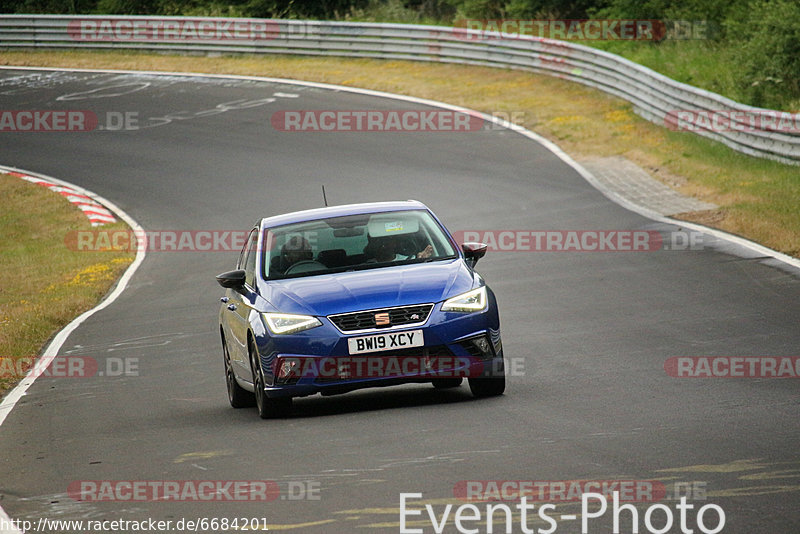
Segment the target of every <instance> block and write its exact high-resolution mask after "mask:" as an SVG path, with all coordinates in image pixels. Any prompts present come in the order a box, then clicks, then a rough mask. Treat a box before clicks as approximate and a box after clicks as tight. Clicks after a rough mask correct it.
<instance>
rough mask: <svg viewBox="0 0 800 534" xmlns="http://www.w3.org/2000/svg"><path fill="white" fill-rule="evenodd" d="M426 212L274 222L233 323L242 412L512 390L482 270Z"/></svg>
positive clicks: (250, 245)
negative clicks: (384, 395)
mask: <svg viewBox="0 0 800 534" xmlns="http://www.w3.org/2000/svg"><path fill="white" fill-rule="evenodd" d="M486 248H487V247H486V245H483V244H481V243H463V244H462V245H461V246H458V245H457V244H456V242H455V241H454V239H453V237H452V236H451V235H450V233H449V232H448V231H447V230H446V229H445V227H444V226H443V225H442V224H441V223H440V222H439V220H438V219H437V218H436V216H435V215H434V214H433V213H432V212H431V211H430V210H429V209H428V208H427V207H426V206H425V205H424V204H422V203H420V202H417V201H406V202H377V203H369V204H352V205H347V206H333V207H326V208H320V209H313V210H307V211H300V212H295V213H289V214H285V215H279V216H275V217H269V218H265V219H262V220H261V221H260V222H259V223H258V224H257V225H256V226H255V227H254V228H253V229H252V230H251V231H250V234H249V236H248V239H247V243H246V244H245V246H244V248H243V250H242V252H241V254H240V255H239V261H238V263H237V266H236V270H233V271H230V272H226V273H222V274H220V275H218V276H217V282H218V283H219V284H220V285H221V286H222V287H223V288H225V289H226V292H225V296H223V297H222V299H221V300H222V306H221V308H220V313H219V328H220V335H221V337H222V348H223V357H224V363H225V377H226V381H227V388H228V399H229V400H230V403H231V405H232V406H233V407H234V408H241V407H246V406H252V405H253V404H255V405H256V406H257V408H258V413H259V415H260V416H261V417H263V418H267V417H274V416H281V415H285V414H286V413H288V411H289V409H290V408H291V404H292V398H293V397H302V396H307V395H313V394H316V393H321V394H323V395H333V394H338V393H346V392H348V391H352V390H356V389H361V388H367V387H376V386H389V385H396V384H404V383H412V382H429V383H432V384H433V386H434V387H436V388H451V387H458V386H459V385H461V383H462V380H463V378H467V379H468V382H469V387H470V389H471V391H472V393H473V394H474V395H475V396H478V397H488V396H495V395H501V394H502V393H503V391H504V390H505V370H504V366H503V348H502V342H501V339H500V319H499V315H498V311H497V302H496V300H495V296H494V294H493V293H492V291H491V289H489V287H488V286H487V285H486V283H485V282H484V280H483V278H481V276H480V275H479V274H478V273H476V272H475V270H474V267H475V263H476V262H477V261H478V260H479V259H480V258H481V257H483V255H484V254H485V253H486Z"/></svg>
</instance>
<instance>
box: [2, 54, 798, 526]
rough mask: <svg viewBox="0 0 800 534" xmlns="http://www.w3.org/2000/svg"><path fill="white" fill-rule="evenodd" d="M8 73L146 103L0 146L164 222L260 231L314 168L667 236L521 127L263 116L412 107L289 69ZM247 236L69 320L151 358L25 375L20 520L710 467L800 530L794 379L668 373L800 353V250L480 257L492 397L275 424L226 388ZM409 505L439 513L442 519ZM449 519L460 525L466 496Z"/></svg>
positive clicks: (371, 499)
mask: <svg viewBox="0 0 800 534" xmlns="http://www.w3.org/2000/svg"><path fill="white" fill-rule="evenodd" d="M0 94H2V101H3V107H4V108H5V109H15V110H23V109H25V110H33V109H72V110H76V109H89V110H92V111H94V112H95V113H96V114H97V115H98V116H101V117H102V116H106V115H105V114H106V113H107V112H112V113H120V112H133V113H135V114H136V117H137V119H138V121H139V124H140V126H141V127H140V128H139V129H135V130H129V131H92V132H74V133H65V132H62V133H58V132H48V133H34V132H20V133H8V132H3V133H2V134H0V135H2V139H3V143H2V144H0V163H2V164H4V165H10V166H15V167H19V168H22V169H27V170H31V171H36V172H41V173H45V174H50V175H52V176H55V177H58V178H61V179H64V180H67V181H70V182H72V183H75V184H78V185H80V186H83V187H85V188H87V189H89V190H92V191H94V192H96V193H98V194H100V195H101V196H103V197H105V198H108V199H109V200H111V201H112V202H114V203H115V204H117V205H118V206H120V207H121V208H122V209H123V210H125V211H126V212H127V213H128V214H130V215H131V216H132V217H133V218H134V219H136V220H137V221H138V222H139V223H140V224H141V225H142V226H143V227H144V228H146V229H148V230H217V231H222V230H247V229H248V228H249V227H250V225H251V224H252V223H253V222H254V221H255V220H256V219H258V218H260V217H262V216H267V215H273V214H277V213H282V212H286V211H292V210H295V209H305V208H312V207H318V206H320V205H321V204H322V195H321V190H320V186H321V185H322V184H324V185H325V187H326V191H327V195H328V200H329V201H330V202H331V203H332V204H344V203H350V202H365V201H377V200H390V199H407V198H415V199H418V200H421V201H423V202H425V203H426V204H427V205H428V206H429V207H431V208H432V209H433V210H434V212H436V213H437V215H439V217H440V218H441V219H442V220H443V221H444V223H445V224H446V225H447V226H448V227H449V228H450V229H451V230H473V229H480V230H483V229H493V230H591V231H597V230H657V231H660V232H662V233H663V235H669V234H668V232H670V231H673V230H677V227H674V226H670V225H666V224H663V223H656V222H653V221H651V220H649V219H646V218H644V217H642V216H641V215H638V214H636V213H633V212H631V211H628V210H626V209H623V208H622V207H620V206H618V205H617V204H615V203H613V202H611V201H610V200H608V199H607V198H606V197H605V196H603V195H602V194H601V193H600V192H598V191H597V190H595V189H594V188H593V187H591V186H590V185H589V184H588V183H587V182H586V181H585V180H584V178H583V177H581V176H580V175H579V174H578V173H577V172H576V171H575V170H574V169H573V168H572V167H570V166H568V165H567V164H565V163H564V162H563V161H562V160H561V159H559V158H557V157H556V156H555V155H554V154H553V153H552V152H550V151H548V150H547V149H546V148H544V147H543V146H541V145H539V144H537V143H535V142H533V141H531V140H530V139H528V138H526V137H524V136H522V135H519V134H517V133H514V132H511V131H508V130H502V129H491V128H490V129H484V130H480V131H473V132H458V133H445V132H424V133H420V132H414V133H412V132H404V133H400V132H385V133H359V132H336V133H332V132H331V133H288V132H279V131H276V130H275V129H274V128H273V127H272V126H271V124H270V116H271V114H273V113H275V112H276V111H279V110H298V109H314V110H320V109H326V110H365V109H369V110H407V109H421V108H422V107H423V106H421V105H419V104H413V103H409V102H402V101H395V100H389V99H386V98H379V97H376V96H367V95H359V94H355V93H350V92H343V91H336V90H328V89H322V88H318V87H308V86H300V85H292V84H288V83H277V82H265V81H253V80H233V79H232V80H223V79H219V78H197V77H192V78H189V77H180V76H155V75H131V74H126V75H118V74H108V73H64V72H57V73H49V72H46V71H42V72H39V73H37V72H32V71H23V70H14V69H10V70H2V71H0ZM220 106H222V107H220ZM220 109H225V111H223V112H216V111H218V110H220ZM212 110H214V112H213V113H212V112H211V111H212ZM65 232H66V230H65ZM236 255H237V253H236V252H157V251H154V252H150V253H148V256H147V258H146V259H145V261H144V263H143V264H142V266H141V267H140V268H139V270H138V271H137V273H136V274H135V276H134V277H133V279H132V281H131V283H130V285H129V287H128V289H127V290H126V291H125V292H124V293H123V294H122V296H121V297H120V298H119V299H118V300H117V301H116V302H114V303H113V304H112V305H111V306H109V307H108V308H106V309H104V310H102V311H101V312H99V313H97V314H96V315H94V316H92V317H91V318H90V319H89V320H87V321H86V322H85V323H84V324H83V325H82V326H81V327H80V328H79V329H78V330H76V331H75V332H74V333H73V334H72V335H71V336H70V337H69V339H68V340H67V342H66V343H65V345H64V347H63V349H62V354H64V355H81V356H89V357H93V358H96V359H98V360H99V361H103V359H105V358H127V359H138V360H137V361H138V376H121V377H108V376H96V377H93V378H86V379H68V378H46V377H42V378H40V379H38V380H37V381H36V383H35V384H34V385H33V386H32V387H31V388H30V389H29V391H28V395H27V396H25V397H24V398H23V399H22V400H21V401H20V403H19V404H18V405H17V407H16V408H15V409H14V411H13V412H12V413H11V414H10V415H9V417H8V418H7V419H6V421H5V422H4V423H3V426H2V428H1V429H0V458H2V462H1V463H0V492H2V501H0V504H2V507H3V509H4V510H5V511H6V512H7V513H8V514H9V515H10V516H11V517H13V518H28V519H32V520H34V521H35V520H38V519H39V518H42V517H47V518H68V519H81V518H83V519H88V518H102V519H117V518H122V519H144V518H148V517H151V518H157V519H165V520H166V519H172V520H175V519H180V518H197V517H227V518H233V517H257V518H261V517H264V518H266V521H267V523H268V525H270V530H278V529H281V528H296V529H297V531H302V532H353V531H356V529H362V528H367V529H369V530H377V531H386V532H393V531H398V529H399V524H400V523H399V522H400V514H399V510H398V508H399V500H400V493H404V492H412V493H422V494H423V496H424V497H423V498H424V500H426V501H432V502H434V503H435V508H436V511H437V513H438V514H439V515H441V514H442V513H443V510H444V502H445V501H444V500H445V499H448V500H449V501H451V502H455V503H456V505H457V504H458V501H455V500H453V495H454V486H456V485H457V484H458V483H459V482H460V481H466V480H535V481H571V480H584V479H586V480H612V481H613V480H617V481H619V480H658V481H663V482H664V483H665V484H666V485H667V487H668V488H671V487H672V484H674V482H676V481H677V482H691V483H700V484H699V487H704V488H705V489H706V492H707V495H706V496H705V499H706V500H705V501H702V500H698V501H697V504H698V507H699V506H701V505H702V504H703V503H704V502H709V503H715V504H717V505H719V506H720V507H722V509H724V511H725V513H726V515H727V524H726V526H725V530H724V532H726V533H728V532H731V533H769V534H775V533H792V532H797V531H798V530H799V529H800V513H798V511H797V506H796V503H797V496H798V493H797V492H798V490H800V452H798V447H797V443H798V439H799V438H800V425H798V415H800V413H799V412H798V406H799V405H800V396H799V395H798V381H797V380H792V379H753V378H749V379H748V378H739V379H681V378H673V377H670V376H668V375H667V373H666V372H665V370H664V364H665V361H666V360H667V359H668V358H671V357H676V356H798V346H800V329H799V328H798V324H800V277H799V276H798V274H799V273H798V271H797V270H796V269H793V268H789V267H783V268H780V267H778V266H777V264H776V262H774V261H772V260H768V261H765V260H763V259H762V258H759V257H754V254H752V252H750V251H747V250H744V249H741V248H739V247H734V246H731V245H729V244H727V243H722V242H719V241H717V240H716V239H714V238H712V237H710V236H705V238H704V239H703V241H702V247H698V249H697V250H659V251H655V252H644V253H642V252H640V253H634V252H628V253H624V252H605V253H599V252H598V253H590V252H494V253H492V252H490V253H489V254H488V255H487V257H486V258H484V259H482V260H481V262H480V263H479V264H478V271H480V272H481V274H483V275H484V277H485V278H486V279H487V281H488V283H489V284H490V285H491V287H492V288H493V289H494V291H495V293H496V294H497V297H498V300H499V303H500V313H501V320H502V328H503V339H504V347H505V354H506V357H507V358H516V359H519V360H518V363H519V362H521V364H520V365H521V367H522V369H521V372H519V373H517V376H511V377H509V382H508V387H507V389H506V394H505V395H504V396H503V397H500V398H495V399H489V400H475V399H473V398H472V397H471V395H470V394H469V390H468V388H467V387H463V386H462V387H461V388H459V389H458V390H449V391H435V390H434V389H433V388H432V387H430V386H429V385H419V386H411V385H410V386H403V387H400V388H392V389H384V390H366V391H362V392H356V393H350V394H347V395H345V396H340V397H328V398H322V397H311V398H305V399H299V400H297V401H296V402H295V415H294V416H293V417H292V418H290V419H287V420H270V421H261V420H259V419H258V417H257V416H256V414H255V411H254V410H233V409H232V408H230V407H229V405H228V403H227V400H226V398H225V384H224V377H223V371H222V369H223V367H222V358H221V349H220V343H219V336H218V328H217V324H216V320H217V312H218V305H219V301H218V298H219V296H221V295H222V290H221V288H219V286H217V285H216V283H215V281H214V275H215V274H216V273H218V272H221V271H224V270H228V269H231V268H232V267H233V264H234V263H235V259H236ZM80 480H230V481H237V480H274V481H276V482H277V483H278V485H279V486H280V488H281V490H282V495H284V496H286V497H288V495H289V494H288V493H287V492H288V491H289V490H290V489H291V488H296V487H298V486H297V484H296V483H297V482H299V481H311V482H312V485H313V487H315V488H316V487H318V488H319V499H318V500H316V499H315V500H308V499H302V500H291V499H288V498H287V499H279V500H276V501H274V502H270V503H266V504H264V503H252V502H202V503H198V502H141V501H139V502H90V503H86V502H77V501H75V500H74V499H72V498H70V497H69V496H68V495H67V489H68V487H69V486H70V484H71V483H73V482H75V481H80ZM667 504H668V505H669V506H670V507H672V508H673V509H674V508H675V506H674V503H673V502H667ZM558 505H559V510H558V511H559V512H562V510H563V513H565V514H574V513H576V511H579V506H578V505H577V504H575V503H563V502H562V503H559V504H558ZM710 517H713V514H712V515H711V516H710ZM412 519H413V520H414V521H416V523H415V524H414V525H413V526H414V527H415V528H422V527H423V526H424V525H427V527H426V528H425V532H433V527H432V526H431V523H430V521H427V520H426V516H425V515H423V516H417V517H414V518H412ZM625 521H628V518H627V517H625V519H624V520H623V524H626V523H625ZM710 523H711V524H712V525H713V524H714V521H710ZM608 524H609V523H608V516H606V517H604V518H603V520H597V521H596V522H594V523H592V524H591V525H590V527H592V528H590V530H589V532H609V531H610V530H609V529H608V528H607V527H608ZM531 525H535V526H537V527H539V528H546V527H547V525H546V524H545V523H542V522H539V523H534V522H532V523H531ZM477 528H480V530H481V531H485V528H486V526H485V525H479V526H478V527H477ZM625 530H627V529H623V531H625ZM445 531H447V532H455V531H456V529H455V527H454V526H453V523H452V517H451V520H450V523H449V526H448V527H447V528H446V530H445ZM521 531H522V530H521V528H520V527H519V526H518V525H517V526H516V527H515V529H514V532H521ZM640 531H642V532H647V530H646V529H644V527H643V526H642V525H641V518H640ZM556 532H580V521H579V520H569V519H564V520H563V521H562V520H560V519H559V522H558V530H556ZM670 532H680V530H679V527H678V525H675V526H674V527H673V529H671V530H670Z"/></svg>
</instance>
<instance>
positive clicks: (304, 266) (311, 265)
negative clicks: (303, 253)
mask: <svg viewBox="0 0 800 534" xmlns="http://www.w3.org/2000/svg"><path fill="white" fill-rule="evenodd" d="M325 269H327V267H326V266H325V265H323V264H322V263H320V262H318V261H315V260H303V261H298V262H297V263H293V264H292V265H290V266H289V267H288V268H287V269H286V271H285V272H284V273H283V274H299V273H308V272H311V271H324V270H325Z"/></svg>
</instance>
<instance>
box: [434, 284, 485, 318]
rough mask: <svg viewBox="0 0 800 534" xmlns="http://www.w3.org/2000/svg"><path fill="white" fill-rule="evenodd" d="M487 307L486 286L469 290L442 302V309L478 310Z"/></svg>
mask: <svg viewBox="0 0 800 534" xmlns="http://www.w3.org/2000/svg"><path fill="white" fill-rule="evenodd" d="M485 309H486V286H482V287H479V288H478V289H473V290H472V291H467V292H466V293H462V294H460V295H458V296H456V297H453V298H451V299H447V300H446V301H444V304H442V311H454V312H477V311H482V310H485Z"/></svg>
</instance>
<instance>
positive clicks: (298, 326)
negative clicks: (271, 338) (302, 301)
mask: <svg viewBox="0 0 800 534" xmlns="http://www.w3.org/2000/svg"><path fill="white" fill-rule="evenodd" d="M261 316H262V317H264V321H266V323H267V326H268V327H269V330H270V332H272V333H273V334H294V333H295V332H302V331H303V330H308V329H309V328H316V327H318V326H322V323H321V322H319V319H317V318H316V317H312V316H311V315H292V314H290V313H262V314H261Z"/></svg>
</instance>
